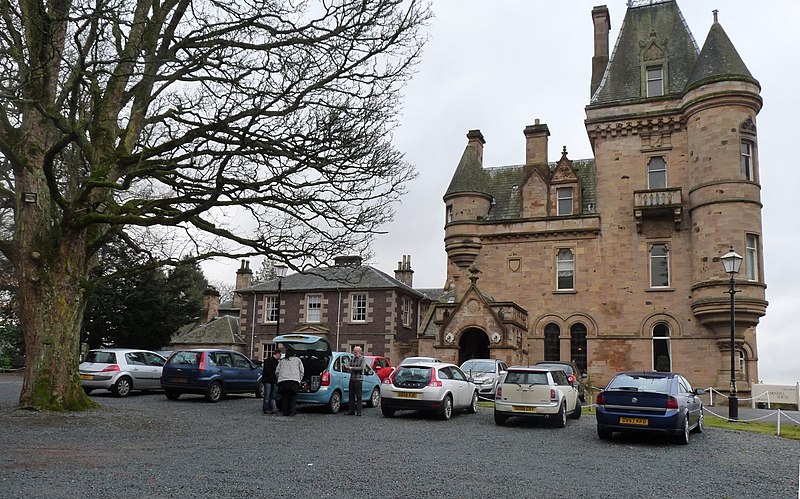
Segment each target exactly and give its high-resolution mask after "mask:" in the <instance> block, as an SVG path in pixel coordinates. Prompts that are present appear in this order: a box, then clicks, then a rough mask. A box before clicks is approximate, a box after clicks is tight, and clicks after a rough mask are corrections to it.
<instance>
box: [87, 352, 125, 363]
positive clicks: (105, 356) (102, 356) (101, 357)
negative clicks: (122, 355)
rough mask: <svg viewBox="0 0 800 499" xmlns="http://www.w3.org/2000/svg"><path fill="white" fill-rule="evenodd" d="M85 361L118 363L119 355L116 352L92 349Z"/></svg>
mask: <svg viewBox="0 0 800 499" xmlns="http://www.w3.org/2000/svg"><path fill="white" fill-rule="evenodd" d="M84 362H95V363H97V364H116V363H117V355H116V354H115V353H114V352H95V351H90V352H89V353H87V354H86V359H85V360H84Z"/></svg>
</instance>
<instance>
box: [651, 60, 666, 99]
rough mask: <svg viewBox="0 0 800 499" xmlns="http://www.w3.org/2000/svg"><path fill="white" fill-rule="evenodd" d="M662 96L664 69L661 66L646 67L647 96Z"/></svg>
mask: <svg viewBox="0 0 800 499" xmlns="http://www.w3.org/2000/svg"><path fill="white" fill-rule="evenodd" d="M662 95H664V68H663V67H662V66H648V67H647V96H648V97H660V96H662Z"/></svg>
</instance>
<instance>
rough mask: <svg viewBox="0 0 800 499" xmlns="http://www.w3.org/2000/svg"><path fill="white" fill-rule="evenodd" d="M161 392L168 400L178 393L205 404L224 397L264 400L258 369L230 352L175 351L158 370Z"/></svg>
mask: <svg viewBox="0 0 800 499" xmlns="http://www.w3.org/2000/svg"><path fill="white" fill-rule="evenodd" d="M161 388H163V389H164V393H165V394H166V396H167V398H168V399H170V400H177V399H178V397H180V396H181V394H182V393H198V394H201V395H205V397H206V400H208V401H209V402H217V401H218V400H219V399H221V398H222V397H223V396H225V395H226V394H228V393H254V394H255V396H256V397H258V398H263V396H264V385H262V384H261V368H260V367H258V366H256V365H255V364H253V363H252V362H250V359H248V358H247V357H245V356H244V355H242V354H240V353H239V352H235V351H233V350H217V349H195V350H176V351H175V352H173V353H172V355H170V357H169V359H167V363H166V364H165V365H164V368H163V369H162V370H161Z"/></svg>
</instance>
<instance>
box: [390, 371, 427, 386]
mask: <svg viewBox="0 0 800 499" xmlns="http://www.w3.org/2000/svg"><path fill="white" fill-rule="evenodd" d="M430 380H431V368H430V367H400V368H398V369H397V372H396V373H395V375H394V382H395V383H406V382H412V383H424V384H428V383H429V382H430Z"/></svg>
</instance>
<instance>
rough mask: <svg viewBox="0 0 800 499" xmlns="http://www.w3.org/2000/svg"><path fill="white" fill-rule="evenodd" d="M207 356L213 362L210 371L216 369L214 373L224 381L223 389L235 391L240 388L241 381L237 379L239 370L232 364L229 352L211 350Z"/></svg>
mask: <svg viewBox="0 0 800 499" xmlns="http://www.w3.org/2000/svg"><path fill="white" fill-rule="evenodd" d="M209 357H210V358H211V360H212V362H213V363H214V367H213V368H211V369H210V371H211V372H214V371H216V373H215V374H218V375H219V376H221V377H222V379H223V380H224V383H225V391H226V392H235V391H238V390H240V386H241V384H242V383H241V381H240V380H239V370H238V369H236V368H235V367H234V366H233V356H232V355H231V352H212V353H211V354H210V355H209Z"/></svg>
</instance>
